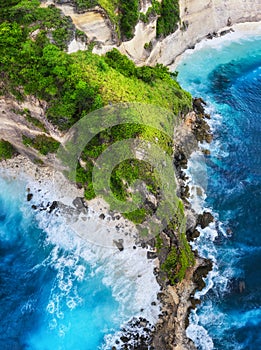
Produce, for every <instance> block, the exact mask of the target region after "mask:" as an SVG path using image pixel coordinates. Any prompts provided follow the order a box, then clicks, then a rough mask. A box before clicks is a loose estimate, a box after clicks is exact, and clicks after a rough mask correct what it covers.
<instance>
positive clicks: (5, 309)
mask: <svg viewBox="0 0 261 350" xmlns="http://www.w3.org/2000/svg"><path fill="white" fill-rule="evenodd" d="M0 188H1V194H0V249H1V260H0V283H1V297H0V298H1V309H0V313H1V315H0V319H1V321H0V327H1V332H0V348H1V349H3V350H4V349H10V350H11V349H12V350H13V349H30V350H33V349H35V350H38V349H39V350H48V349H79V350H81V349H84V350H87V349H89V350H93V349H97V348H98V347H99V346H101V345H102V344H103V342H104V336H105V334H108V333H110V332H112V331H115V330H118V329H119V327H120V322H121V321H122V319H121V318H120V317H118V313H119V303H118V302H117V301H116V300H115V298H114V297H113V295H112V290H111V289H110V288H109V287H108V286H105V285H104V284H103V283H102V279H103V277H104V276H103V274H102V271H101V272H99V271H97V268H95V267H93V266H91V265H90V264H88V263H87V262H86V261H85V260H84V259H83V258H82V257H81V256H80V254H79V244H81V242H76V241H75V242H74V241H73V239H71V242H70V248H71V249H70V250H68V249H66V245H65V247H64V246H63V245H61V246H59V245H57V244H53V243H52V242H51V240H50V237H48V234H47V233H46V232H45V231H44V230H42V229H40V228H39V221H38V220H37V219H36V216H35V214H34V213H33V211H32V210H31V206H30V205H29V204H27V202H26V191H25V190H26V187H25V185H24V184H21V183H19V182H8V181H5V180H3V179H0ZM38 219H39V218H38ZM55 230H56V232H58V231H59V223H58V222H57V226H56V228H55ZM67 234H69V232H68V233H67ZM64 239H65V240H67V239H68V237H66V233H65V234H64ZM80 249H84V247H83V246H82V247H81V248H80Z"/></svg>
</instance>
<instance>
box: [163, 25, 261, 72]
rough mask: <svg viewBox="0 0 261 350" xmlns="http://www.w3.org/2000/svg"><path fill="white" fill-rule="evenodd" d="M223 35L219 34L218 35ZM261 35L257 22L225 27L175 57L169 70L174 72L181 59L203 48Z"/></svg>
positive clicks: (260, 27) (260, 28) (260, 26)
mask: <svg viewBox="0 0 261 350" xmlns="http://www.w3.org/2000/svg"><path fill="white" fill-rule="evenodd" d="M222 32H223V33H224V34H222V35H221V34H220V33H222ZM256 35H261V21H257V22H242V23H237V24H234V25H232V26H230V27H228V26H226V27H223V28H221V29H220V30H219V31H218V32H217V33H216V35H213V36H212V37H209V38H208V37H206V36H205V37H203V38H202V39H200V40H199V41H197V42H196V43H195V45H194V47H193V48H187V49H185V50H184V51H183V52H182V53H181V54H180V55H178V56H176V58H175V59H174V62H173V63H171V64H170V65H168V67H169V68H170V70H173V71H174V70H176V68H177V67H178V65H179V64H180V63H181V62H182V60H183V58H184V57H186V56H187V55H190V54H192V53H193V52H195V51H197V50H200V49H201V48H202V47H204V46H216V45H218V44H219V43H220V42H222V44H224V43H225V42H227V41H228V42H231V41H237V40H240V39H244V38H247V37H249V36H256Z"/></svg>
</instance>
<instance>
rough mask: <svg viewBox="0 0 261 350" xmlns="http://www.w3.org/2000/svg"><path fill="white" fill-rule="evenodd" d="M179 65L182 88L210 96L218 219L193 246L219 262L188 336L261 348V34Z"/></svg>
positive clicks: (216, 43) (205, 49) (214, 345)
mask: <svg viewBox="0 0 261 350" xmlns="http://www.w3.org/2000/svg"><path fill="white" fill-rule="evenodd" d="M177 70H178V71H179V76H178V80H179V81H180V83H181V84H182V86H183V87H184V88H185V89H187V90H189V91H190V92H191V93H192V94H193V95H194V96H201V97H203V98H204V99H205V100H206V101H207V102H208V111H209V112H210V114H211V116H212V121H211V127H212V130H213V132H214V141H213V142H212V144H211V145H210V148H209V149H210V151H211V155H210V156H207V157H205V159H204V161H202V160H201V164H200V165H199V164H197V166H199V167H202V168H204V170H205V176H206V179H207V187H206V188H205V192H206V195H207V198H206V199H205V201H204V207H205V208H208V210H211V211H212V213H213V214H214V216H215V219H216V222H215V224H212V225H210V227H209V228H207V229H205V230H202V231H201V232H202V234H201V236H200V238H199V239H198V240H197V241H196V242H195V243H194V246H195V248H197V249H198V250H199V252H200V254H201V255H203V256H205V257H208V258H211V259H212V260H213V261H214V262H215V264H214V269H213V271H212V272H211V273H210V274H209V276H208V278H207V280H206V283H207V287H206V288H205V290H203V291H202V292H199V293H197V296H198V297H200V298H201V301H202V303H201V306H200V307H198V309H197V311H196V312H192V313H191V317H190V321H191V324H190V326H189V328H188V330H187V334H188V336H189V337H191V338H192V339H193V340H194V342H195V343H196V345H197V348H198V349H202V350H205V349H206V350H207V349H224V350H227V349H253V350H254V349H255V350H256V349H259V348H260V347H261V337H260V327H261V307H260V305H261V293H260V287H261V278H260V270H259V268H260V264H261V235H260V233H261V232H260V231H261V225H260V219H261V214H260V208H261V139H260V132H261V118H260V117H261V36H253V35H252V36H248V37H242V38H240V37H239V36H237V35H236V34H232V35H231V36H228V37H225V38H223V39H215V40H212V41H208V43H207V44H204V45H201V48H198V49H196V50H195V51H193V52H191V53H189V54H188V55H186V56H185V57H184V59H183V60H182V62H180V64H179V66H178V68H177ZM204 147H205V148H208V146H206V145H204ZM197 161H198V160H197V159H196V158H195V157H194V159H192V161H191V163H190V164H191V165H192V164H193V166H194V167H195V164H196V162H197ZM190 173H191V174H192V172H190ZM192 182H193V181H192ZM199 184H200V181H199ZM240 289H241V290H240Z"/></svg>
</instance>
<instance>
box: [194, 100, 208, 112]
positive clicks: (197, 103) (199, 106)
mask: <svg viewBox="0 0 261 350" xmlns="http://www.w3.org/2000/svg"><path fill="white" fill-rule="evenodd" d="M204 106H206V102H205V101H204V100H203V99H202V98H200V97H199V98H194V99H193V110H194V111H195V112H196V113H200V114H204V111H205V109H204Z"/></svg>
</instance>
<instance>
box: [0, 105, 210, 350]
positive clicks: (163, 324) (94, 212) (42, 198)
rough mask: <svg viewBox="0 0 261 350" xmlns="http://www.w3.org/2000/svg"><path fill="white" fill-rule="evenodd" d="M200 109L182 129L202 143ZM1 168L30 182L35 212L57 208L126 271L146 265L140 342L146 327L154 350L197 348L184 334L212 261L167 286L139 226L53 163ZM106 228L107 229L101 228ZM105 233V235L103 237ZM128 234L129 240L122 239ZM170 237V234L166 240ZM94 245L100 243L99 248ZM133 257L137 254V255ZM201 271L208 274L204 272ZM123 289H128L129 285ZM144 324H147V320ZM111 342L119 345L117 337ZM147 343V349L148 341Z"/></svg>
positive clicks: (21, 160) (22, 162)
mask: <svg viewBox="0 0 261 350" xmlns="http://www.w3.org/2000/svg"><path fill="white" fill-rule="evenodd" d="M197 108H198V109H199V110H200V111H201V112H202V105H201V101H200V100H197V101H194V110H196V111H197V114H196V112H190V113H189V114H188V115H187V116H186V118H185V121H184V125H183V126H182V132H185V134H184V135H186V134H191V135H192V133H191V131H192V130H193V129H194V131H193V133H194V136H193V137H196V138H198V139H197V140H200V139H204V138H205V137H206V138H209V128H208V126H207V124H206V123H205V121H204V120H203V119H204V116H203V115H202V113H200V112H199V110H197ZM191 135H190V137H191ZM184 139H186V137H184ZM10 141H11V140H10ZM176 146H177V145H176ZM178 146H179V147H177V153H176V164H175V165H176V168H177V170H178V174H177V175H178V179H179V186H180V188H179V191H180V195H181V197H183V200H184V201H185V202H184V203H185V208H186V215H187V217H190V220H188V224H187V225H188V226H189V230H190V231H191V232H193V230H194V229H195V225H196V222H197V219H196V217H195V213H192V212H191V211H190V206H189V205H188V203H187V201H186V195H187V194H186V189H185V187H186V186H185V182H184V180H183V177H184V176H183V174H182V167H186V162H187V157H189V154H190V152H191V151H192V150H193V148H192V149H191V148H190V149H187V148H186V147H185V146H186V145H185V144H184V145H183V146H182V145H178ZM194 146H195V144H194V143H192V147H194ZM182 147H184V149H183V151H182V150H181V148H182ZM185 148H186V149H185ZM25 150H26V149H25ZM180 152H181V153H182V154H183V155H184V154H186V155H185V158H184V157H183V158H182V160H181V161H180V160H177V159H178V158H179V156H178V155H179V154H180ZM0 165H1V167H2V170H1V172H2V174H1V175H2V176H6V177H7V178H12V179H13V180H15V179H24V180H25V181H26V182H28V185H27V189H28V194H30V196H31V197H32V198H33V199H32V203H33V209H34V210H36V211H37V210H40V211H41V210H47V212H48V211H49V212H50V211H52V210H54V209H56V208H58V210H60V212H61V215H62V216H64V217H65V219H66V224H69V226H71V227H72V229H73V230H74V232H75V233H76V235H79V237H80V238H81V239H83V240H85V241H86V242H89V243H91V244H93V243H94V247H95V249H96V248H97V249H98V251H100V252H101V251H102V252H103V253H102V254H103V255H104V250H108V251H109V252H110V253H108V254H107V256H109V255H111V256H115V255H117V256H118V257H119V261H120V263H119V262H118V264H119V265H121V264H123V265H124V264H126V268H125V269H127V270H128V269H130V265H129V263H128V260H129V259H130V260H132V259H136V260H137V259H138V261H140V262H141V264H139V263H138V264H137V265H139V266H140V267H141V268H142V271H143V273H142V275H143V276H144V278H140V277H141V276H140V275H141V274H139V276H138V277H139V279H138V280H137V282H138V284H137V285H136V287H137V294H136V295H137V300H138V299H139V307H138V308H139V309H140V310H141V309H142V310H143V312H142V313H140V314H139V313H138V315H136V317H140V319H141V320H143V321H141V322H143V328H142V327H140V328H139V327H138V330H137V329H136V330H135V325H131V326H130V329H134V332H141V336H140V337H141V339H142V334H143V333H144V331H143V329H144V328H145V329H148V330H149V331H147V334H146V336H144V339H146V341H148V338H149V339H150V342H151V343H153V345H154V346H155V349H162V348H164V349H166V350H167V349H186V348H187V349H192V348H193V344H192V342H191V341H190V340H189V339H188V338H187V337H186V333H185V332H186V326H187V325H188V313H189V310H190V309H191V308H192V307H193V305H195V302H194V301H193V295H194V293H195V291H196V289H198V288H199V286H200V285H202V277H203V276H205V274H206V266H208V265H209V262H207V261H205V260H204V259H201V258H199V257H196V263H195V266H193V267H192V268H189V269H188V271H187V274H186V277H185V279H184V280H183V281H182V282H181V283H178V284H177V285H175V286H171V285H169V284H168V283H166V281H165V280H164V278H162V276H161V273H160V264H161V263H162V261H160V260H161V258H162V257H158V258H157V257H156V255H155V247H153V246H152V247H149V246H147V247H146V249H144V248H142V247H140V246H139V245H136V242H135V238H136V229H135V225H134V224H132V223H131V222H130V221H128V220H126V219H124V218H123V217H122V216H121V215H120V214H118V215H117V214H114V216H113V217H112V216H111V214H110V212H109V208H108V206H107V204H106V203H105V202H104V201H103V200H101V199H99V198H96V199H94V200H92V201H90V202H88V203H87V202H85V201H84V200H83V197H84V195H83V190H80V189H78V188H77V187H76V185H74V184H71V183H70V182H69V181H68V180H67V179H66V178H64V176H63V175H62V174H61V173H59V171H55V170H54V169H53V168H52V166H51V163H50V159H49V164H48V165H41V166H39V165H37V164H34V163H32V161H31V160H29V158H28V155H27V154H25V156H22V155H18V156H16V157H15V158H13V159H10V160H6V161H2V162H1V163H0ZM27 198H28V197H27ZM43 203H44V204H43ZM30 204H31V203H30ZM86 210H87V215H86ZM86 220H88V223H89V227H91V231H92V233H93V234H90V235H89V234H88V235H87V236H86V234H85V231H86V230H83V227H84V226H83V225H82V223H83V222H86ZM102 225H103V226H104V229H101V226H102ZM108 228H109V229H110V235H109V241H108V235H106V234H107V231H108ZM97 231H98V232H99V236H100V237H101V240H100V241H99V242H98V243H97V242H95V241H94V240H95V238H94V236H97V235H96V232H97ZM102 233H106V234H105V235H102ZM123 235H124V238H123V239H122V237H123ZM168 239H169V238H168V233H167V234H166V240H168ZM115 242H120V244H117V243H116V244H115ZM95 243H97V244H96V245H95ZM101 245H104V246H105V247H103V248H104V249H103V248H102V247H101ZM134 245H135V248H136V249H135V251H134V250H133V246H134ZM148 252H150V253H151V256H152V258H148V257H149V254H150V253H148ZM133 254H135V256H134V255H133ZM137 254H138V255H137ZM100 255H101V254H100ZM136 260H135V261H136ZM144 266H147V269H145V271H147V272H146V273H144ZM202 268H203V271H202V273H200V271H201V270H202ZM207 270H208V268H207ZM134 271H135V269H134ZM138 271H139V269H138ZM135 273H136V277H134V276H135V275H134V276H133V277H132V278H136V279H137V271H135ZM115 274H117V271H115ZM144 286H146V290H147V295H144ZM122 287H123V288H124V286H122ZM146 308H147V310H146ZM144 320H146V322H145V321H144ZM148 322H149V323H148ZM123 326H124V325H123ZM154 327H155V328H154ZM130 329H129V331H128V332H127V333H128V334H127V335H125V336H124V340H125V345H126V344H127V343H128V342H129V341H132V340H133V339H132V337H133V334H132V333H131V331H130ZM145 333H146V332H145ZM171 334H173V335H171ZM174 334H175V337H174ZM170 335H171V336H170ZM116 336H118V338H120V339H121V337H122V336H120V335H116ZM174 338H175V339H174ZM112 339H113V340H114V341H115V338H112ZM112 339H111V340H112ZM171 344H176V346H175V345H173V346H174V347H173V346H172V345H171ZM143 345H144V346H145V345H148V344H147V343H146V342H145V340H144V343H143ZM137 349H138V348H137Z"/></svg>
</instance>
